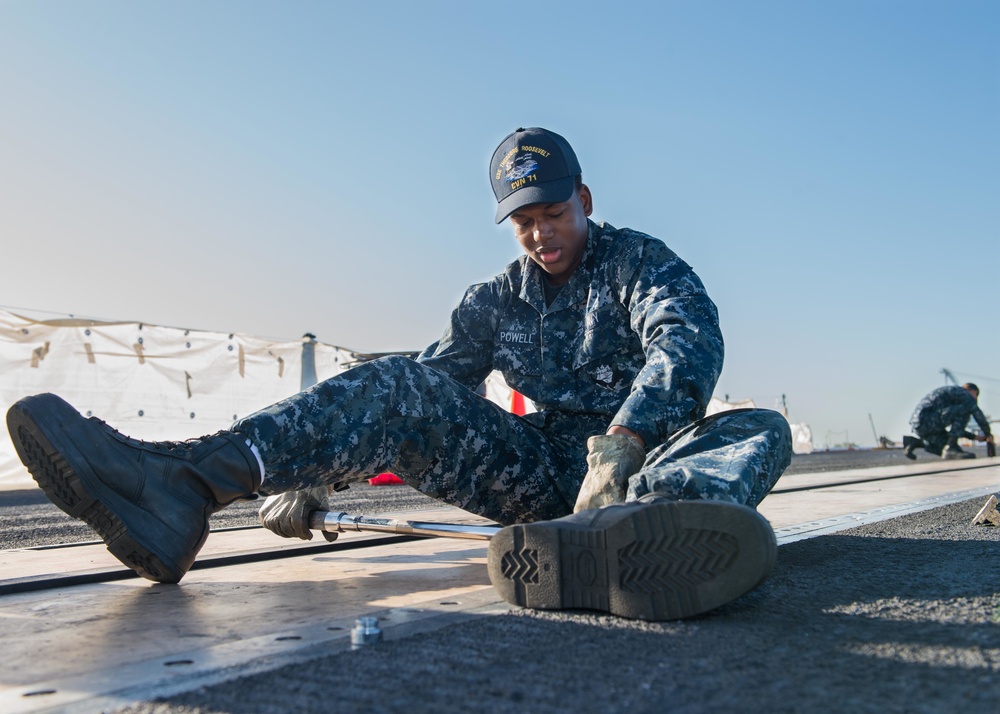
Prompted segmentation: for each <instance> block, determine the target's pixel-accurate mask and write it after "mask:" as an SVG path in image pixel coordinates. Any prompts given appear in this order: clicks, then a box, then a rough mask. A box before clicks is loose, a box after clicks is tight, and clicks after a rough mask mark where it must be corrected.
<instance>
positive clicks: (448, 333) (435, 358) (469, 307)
mask: <svg viewBox="0 0 1000 714" xmlns="http://www.w3.org/2000/svg"><path fill="white" fill-rule="evenodd" d="M498 306H499V289H498V286H497V285H496V281H493V282H491V283H479V284H477V285H473V286H472V287H470V288H469V289H468V290H466V292H465V296H464V297H463V298H462V301H461V302H460V303H459V304H458V307H456V308H455V309H454V310H453V311H452V313H451V321H450V322H449V324H448V328H447V329H446V330H445V332H444V335H443V336H442V337H441V339H440V340H438V341H437V342H435V343H434V344H432V345H431V346H430V347H428V348H427V349H425V350H424V351H423V352H422V353H421V354H420V355H419V356H418V357H417V361H418V362H420V363H422V364H425V365H427V366H428V367H432V368H434V369H436V370H438V371H440V372H444V373H445V374H447V375H448V376H449V377H451V378H452V379H455V380H456V381H458V382H461V383H462V384H464V385H465V386H467V387H468V388H469V389H473V390H474V389H476V388H477V387H478V386H479V385H480V384H481V383H482V381H483V380H484V379H486V377H487V376H488V375H489V373H490V372H492V371H493V337H494V334H495V333H496V319H497V314H498Z"/></svg>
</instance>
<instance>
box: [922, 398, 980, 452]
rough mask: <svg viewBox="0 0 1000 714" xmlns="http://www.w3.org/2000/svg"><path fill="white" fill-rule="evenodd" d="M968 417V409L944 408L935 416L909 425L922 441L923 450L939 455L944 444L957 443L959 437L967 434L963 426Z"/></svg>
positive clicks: (967, 422)
mask: <svg viewBox="0 0 1000 714" xmlns="http://www.w3.org/2000/svg"><path fill="white" fill-rule="evenodd" d="M970 418H971V414H970V413H969V410H968V409H956V410H946V411H944V412H942V413H941V414H938V415H936V416H935V418H932V419H928V420H927V421H924V422H920V421H918V422H916V423H913V424H911V426H912V427H913V432H914V433H915V434H916V435H917V436H918V437H920V440H921V441H922V442H923V447H924V451H926V452H928V453H931V454H935V455H937V456H940V455H941V453H942V452H943V451H944V448H945V447H946V446H948V445H949V444H951V445H957V444H958V440H959V439H960V438H961V437H963V436H968V433H967V432H966V431H965V427H966V426H967V425H968V424H969V419H970Z"/></svg>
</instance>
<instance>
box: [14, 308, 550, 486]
mask: <svg viewBox="0 0 1000 714" xmlns="http://www.w3.org/2000/svg"><path fill="white" fill-rule="evenodd" d="M304 347H309V348H311V349H312V352H313V354H314V358H315V378H316V380H317V381H322V380H324V379H328V378H330V377H332V376H334V375H336V374H339V373H340V372H342V371H344V369H346V368H348V367H350V366H351V365H352V364H354V363H357V362H358V360H359V355H357V354H356V353H354V352H351V351H350V350H345V349H342V348H340V347H335V346H333V345H327V344H324V343H321V342H314V341H311V340H308V339H302V340H294V341H289V342H276V341H272V340H264V339H260V338H257V337H252V336H249V335H242V334H226V333H222V332H206V331H199V330H185V329H180V328H175V327H160V326H157V325H148V324H144V323H137V322H97V321H93V320H75V319H67V320H46V321H38V320H33V319H30V318H26V317H22V316H20V315H15V314H13V313H10V312H6V311H4V310H0V407H2V408H3V411H4V413H6V410H7V408H8V407H9V406H10V405H11V404H13V403H14V402H16V401H17V400H18V399H20V398H22V397H25V396H28V395H31V394H40V393H42V392H52V393H54V394H58V395H59V396H60V397H62V398H63V399H65V400H66V401H67V402H69V403H70V404H72V405H73V406H74V407H75V408H76V409H78V410H80V412H81V413H83V414H84V415H86V416H97V417H99V418H101V419H103V420H104V421H106V422H107V423H108V424H110V425H111V426H113V427H114V428H116V429H119V430H121V431H122V432H124V433H125V434H128V435H129V436H134V437H136V438H138V439H147V440H163V439H189V438H192V437H196V436H201V435H203V434H211V433H213V432H215V431H218V430H220V429H225V428H227V427H228V426H229V425H230V424H232V422H233V421H235V420H236V419H237V418H239V417H243V416H246V415H247V414H252V413H253V412H255V411H257V410H258V409H261V408H263V407H266V406H268V405H270V404H273V403H274V402H277V401H279V400H281V399H284V398H286V397H289V396H291V395H293V394H295V393H296V392H298V391H299V390H300V389H301V388H302V387H303V386H309V385H310V384H312V383H313V379H312V375H310V374H308V368H307V376H306V380H305V383H303V379H302V354H303V348H304ZM485 390H486V397H487V398H488V399H490V400H491V401H494V402H496V403H497V404H499V405H500V406H502V407H504V408H505V409H508V410H510V408H511V389H510V387H508V386H507V384H506V382H504V380H503V377H502V376H501V375H500V374H499V373H498V372H494V373H493V374H491V375H490V376H489V377H488V378H487V380H486V384H485ZM533 410H534V406H533V405H532V404H531V402H530V401H527V402H526V405H525V412H528V411H533ZM34 483H35V482H34V481H33V480H32V478H31V476H30V475H29V474H28V472H27V471H26V470H25V469H24V467H23V466H22V465H21V461H20V459H18V458H17V454H16V452H15V451H14V445H13V443H11V440H10V435H9V434H8V433H7V429H6V424H5V425H4V428H3V429H0V487H8V488H19V487H31V486H34Z"/></svg>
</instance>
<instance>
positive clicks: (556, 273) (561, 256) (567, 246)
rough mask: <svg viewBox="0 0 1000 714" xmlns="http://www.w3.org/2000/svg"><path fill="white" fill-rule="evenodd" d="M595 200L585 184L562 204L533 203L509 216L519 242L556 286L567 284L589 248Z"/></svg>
mask: <svg viewBox="0 0 1000 714" xmlns="http://www.w3.org/2000/svg"><path fill="white" fill-rule="evenodd" d="M592 212H593V200H592V198H591V195H590V189H589V188H587V186H586V185H583V186H581V187H580V188H579V189H577V190H575V191H574V192H573V195H572V196H570V197H569V199H568V200H566V201H563V202H561V203H533V204H531V205H529V206H525V207H524V208H519V209H518V210H516V211H514V213H512V214H511V215H510V222H511V224H512V225H513V226H514V235H515V236H516V237H517V242H518V243H520V244H521V247H522V248H524V252H525V253H527V254H528V257H529V258H531V259H532V260H533V261H535V263H537V264H538V267H540V268H541V269H542V270H544V271H545V273H546V275H548V278H549V282H550V283H551V284H553V285H564V284H565V283H566V282H567V281H568V280H569V279H570V276H571V275H573V271H574V270H576V268H577V266H578V265H579V264H580V260H581V259H582V258H583V252H584V250H586V248H587V235H588V233H589V228H588V226H587V216H589V215H590V214H591V213H592Z"/></svg>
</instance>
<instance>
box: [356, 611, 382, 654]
mask: <svg viewBox="0 0 1000 714" xmlns="http://www.w3.org/2000/svg"><path fill="white" fill-rule="evenodd" d="M381 641H382V630H380V629H379V626H378V618H377V617H359V618H358V619H357V620H355V621H354V629H353V630H351V649H357V648H358V647H364V646H365V645H373V644H375V643H376V642H381Z"/></svg>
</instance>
